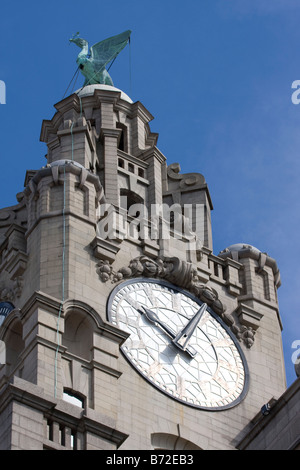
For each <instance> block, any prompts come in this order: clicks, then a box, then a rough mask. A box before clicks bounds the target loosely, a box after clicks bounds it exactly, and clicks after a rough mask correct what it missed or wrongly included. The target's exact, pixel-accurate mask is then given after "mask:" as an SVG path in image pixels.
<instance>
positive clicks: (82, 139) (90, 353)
mask: <svg viewBox="0 0 300 470" xmlns="http://www.w3.org/2000/svg"><path fill="white" fill-rule="evenodd" d="M152 119H153V117H152V115H151V114H150V112H149V111H148V110H147V109H146V108H145V107H144V106H143V104H142V103H141V102H139V101H138V102H132V100H131V99H130V98H129V97H128V96H127V95H126V94H125V93H124V92H123V91H121V90H119V89H117V88H115V87H114V86H111V85H101V84H94V85H87V86H85V87H84V88H82V89H81V90H79V91H78V92H76V93H74V94H72V95H70V96H68V97H67V98H65V99H63V100H62V101H60V102H59V103H57V104H56V105H55V113H54V116H53V117H52V119H50V120H45V121H43V124H42V130H41V140H42V142H45V144H46V145H47V155H46V159H47V161H46V163H45V165H44V166H43V167H41V168H40V169H38V170H28V171H27V173H26V178H25V187H24V190H23V191H22V192H20V193H19V194H18V195H17V199H18V203H17V204H16V205H15V206H12V207H8V208H5V209H2V210H0V265H1V270H0V303H2V307H3V308H2V312H4V313H2V316H0V319H1V326H0V340H1V342H2V343H0V344H2V345H5V353H6V354H5V356H6V358H5V361H2V362H3V363H2V364H0V447H1V448H2V449H36V450H42V449H57V450H58V449H63V448H67V449H78V450H79V449H82V450H90V449H102V450H115V449H120V450H128V449H130V450H141V449H143V450H157V449H168V450H197V449H199V450H200V449H203V450H205V449H207V450H214V449H228V450H233V449H237V448H239V443H240V442H241V440H242V439H243V438H244V436H246V435H247V432H248V426H249V423H250V422H251V420H252V419H253V417H254V416H255V415H256V414H257V413H258V411H260V409H261V407H262V406H263V405H265V404H266V403H268V402H269V400H270V398H272V397H278V396H280V395H281V394H282V393H283V392H284V390H285V388H286V383H285V372H284V361H283V352H282V343H281V319H280V314H279V309H278V302H277V289H278V287H279V286H280V275H279V270H278V267H277V264H276V261H275V260H274V259H273V258H272V257H270V256H269V255H268V254H266V253H265V252H262V251H260V250H258V249H257V248H255V247H253V246H251V245H248V244H246V243H242V244H235V245H232V246H229V247H224V250H223V251H222V252H221V253H218V254H215V253H213V235H212V233H213V232H212V225H211V211H212V209H213V205H212V200H211V196H210V192H209V189H208V184H207V182H206V180H205V178H204V176H203V175H201V174H199V173H188V174H184V173H182V172H181V169H180V165H179V163H174V162H172V161H171V162H169V161H168V162H167V159H166V157H165V156H164V155H163V154H162V153H161V151H160V150H159V149H158V147H157V139H158V135H157V134H155V133H153V132H152V131H151V128H150V124H149V123H150V121H151V120H152ZM168 160H169V158H168ZM7 306H8V308H7V310H5V308H4V307H7ZM0 308H1V305H0Z"/></svg>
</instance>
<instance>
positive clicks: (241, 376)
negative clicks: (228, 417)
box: [108, 279, 248, 410]
mask: <svg viewBox="0 0 300 470" xmlns="http://www.w3.org/2000/svg"><path fill="white" fill-rule="evenodd" d="M108 319H109V321H110V322H111V323H113V324H114V325H116V326H117V327H118V328H120V329H122V330H124V331H126V332H128V333H130V336H129V337H128V339H127V340H126V341H125V343H124V344H123V345H122V347H121V349H122V352H123V353H124V355H125V356H126V357H127V359H128V360H129V361H130V363H131V364H132V365H133V366H134V367H135V368H136V369H137V371H138V372H139V373H140V374H141V375H142V376H143V377H144V378H146V379H147V380H148V381H150V382H151V383H152V384H153V385H154V386H155V387H157V388H158V389H160V390H161V391H163V392H164V393H166V394H167V395H170V396H171V397H172V398H174V399H176V400H179V401H181V402H184V403H185V404H187V405H191V406H194V407H197V408H204V409H211V410H222V409H226V408H230V407H232V406H235V405H236V404H237V403H239V402H240V401H241V399H242V398H243V397H244V395H245V393H246V388H247V382H248V373H247V366H246V362H245V360H244V358H243V354H242V351H241V350H240V347H239V345H238V344H237V343H236V341H235V339H234V338H233V336H232V335H231V333H230V331H229V330H228V328H227V327H226V326H225V325H224V324H223V323H222V321H221V320H220V319H219V318H218V317H217V316H216V315H215V314H214V313H213V312H212V311H211V310H210V309H209V308H208V307H207V306H206V304H202V302H201V301H199V300H198V299H196V298H194V297H193V296H192V295H191V294H189V293H188V292H186V291H183V290H182V289H179V288H176V287H174V286H172V285H170V284H168V283H165V282H163V281H154V280H149V279H138V280H133V281H127V282H125V283H122V284H120V285H119V286H118V287H117V288H116V289H114V291H113V292H112V294H111V296H110V299H109V303H108Z"/></svg>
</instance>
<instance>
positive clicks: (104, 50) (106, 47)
mask: <svg viewBox="0 0 300 470" xmlns="http://www.w3.org/2000/svg"><path fill="white" fill-rule="evenodd" d="M130 34H131V31H129V30H128V31H124V33H121V34H118V35H117V36H112V37H111V38H108V39H104V41H100V42H97V43H96V44H94V45H93V46H92V47H91V48H90V52H89V45H88V42H87V41H86V40H85V39H82V38H80V37H79V33H76V34H75V35H74V36H73V37H72V38H71V39H70V42H74V43H75V44H76V45H77V46H79V47H80V48H81V51H80V52H79V54H78V57H77V60H76V62H77V64H78V67H79V69H80V71H81V73H82V74H83V75H84V77H85V82H84V84H83V86H86V85H93V84H98V83H100V84H104V85H111V86H114V84H113V81H112V79H111V77H110V75H109V73H108V71H107V70H106V65H107V64H109V62H112V61H114V60H115V58H116V57H117V55H118V54H119V53H120V52H121V50H122V49H124V47H125V46H126V44H127V43H128V42H129V40H130Z"/></svg>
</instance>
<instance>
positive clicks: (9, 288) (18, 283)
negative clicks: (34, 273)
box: [0, 276, 24, 302]
mask: <svg viewBox="0 0 300 470" xmlns="http://www.w3.org/2000/svg"><path fill="white" fill-rule="evenodd" d="M23 281H24V279H23V277H22V276H19V277H17V278H16V279H14V280H7V282H5V283H4V282H1V283H0V301H6V302H9V301H14V300H15V299H16V297H20V295H21V292H22V288H23Z"/></svg>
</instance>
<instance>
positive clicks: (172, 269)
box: [97, 256, 254, 347]
mask: <svg viewBox="0 0 300 470" xmlns="http://www.w3.org/2000/svg"><path fill="white" fill-rule="evenodd" d="M97 273H98V275H99V278H100V280H101V281H102V282H107V281H111V282H112V283H113V284H114V283H117V282H120V281H122V280H124V279H129V278H136V277H149V278H154V279H155V278H157V279H164V280H166V281H168V282H171V283H172V284H174V285H176V286H178V287H182V288H184V289H186V290H188V291H189V292H191V293H192V294H193V295H194V296H195V297H197V298H198V299H199V300H201V301H202V302H205V303H206V304H207V305H208V306H209V307H211V308H212V310H213V311H214V312H215V313H216V314H217V315H219V316H220V318H221V319H222V320H223V321H224V323H225V324H226V325H227V326H229V328H230V329H231V330H232V332H233V333H234V334H235V335H236V337H237V338H238V340H239V341H243V342H244V343H245V345H246V346H247V347H251V346H252V344H253V342H254V332H253V330H252V328H248V327H247V326H245V325H238V324H237V323H236V321H235V319H234V317H233V316H232V315H231V314H230V313H226V307H225V306H224V305H223V304H222V302H221V301H220V299H219V297H218V293H217V292H216V291H215V289H213V288H212V287H210V286H207V285H205V284H203V283H201V281H200V279H199V277H198V275H197V269H196V268H195V267H194V266H193V264H192V263H189V262H187V261H182V260H180V259H179V258H177V257H173V258H167V257H158V258H157V259H156V260H153V259H151V258H148V257H147V256H139V257H137V258H134V259H132V260H131V261H130V263H129V266H127V267H123V268H121V269H119V270H118V271H115V270H114V269H113V267H112V265H111V264H110V262H109V261H108V260H100V261H99V262H98V264H97Z"/></svg>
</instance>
